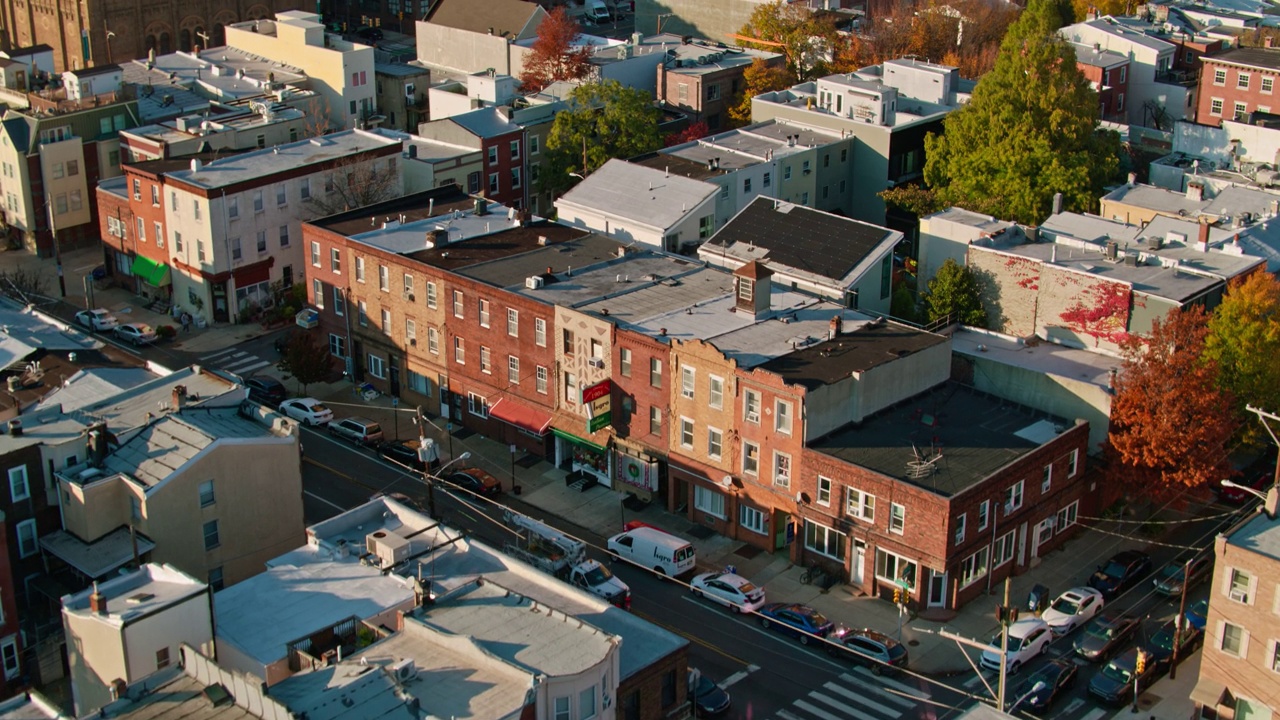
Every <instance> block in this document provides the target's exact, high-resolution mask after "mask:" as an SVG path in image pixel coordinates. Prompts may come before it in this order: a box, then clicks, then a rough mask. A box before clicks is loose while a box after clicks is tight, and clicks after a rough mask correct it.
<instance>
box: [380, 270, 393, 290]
mask: <svg viewBox="0 0 1280 720" xmlns="http://www.w3.org/2000/svg"><path fill="white" fill-rule="evenodd" d="M378 289H379V290H381V291H382V292H391V271H390V270H388V269H387V266H386V265H379V266H378Z"/></svg>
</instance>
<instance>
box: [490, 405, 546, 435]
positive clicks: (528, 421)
mask: <svg viewBox="0 0 1280 720" xmlns="http://www.w3.org/2000/svg"><path fill="white" fill-rule="evenodd" d="M489 417H492V418H497V419H499V420H501V421H502V422H504V423H507V424H509V425H515V426H516V427H518V428H520V429H522V430H528V431H529V432H531V433H534V434H536V435H546V434H547V428H549V427H551V413H549V412H547V411H545V410H539V409H537V408H532V407H529V406H528V405H525V404H524V403H520V402H516V401H515V400H512V399H511V398H502V399H501V400H499V401H498V402H496V403H494V404H493V407H491V408H489Z"/></svg>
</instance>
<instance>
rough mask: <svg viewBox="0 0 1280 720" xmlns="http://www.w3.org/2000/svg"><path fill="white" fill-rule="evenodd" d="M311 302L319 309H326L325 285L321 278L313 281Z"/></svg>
mask: <svg viewBox="0 0 1280 720" xmlns="http://www.w3.org/2000/svg"><path fill="white" fill-rule="evenodd" d="M311 302H312V304H314V305H315V306H316V307H317V308H319V309H321V310H323V309H324V283H323V282H321V281H320V278H316V279H314V280H312V281H311Z"/></svg>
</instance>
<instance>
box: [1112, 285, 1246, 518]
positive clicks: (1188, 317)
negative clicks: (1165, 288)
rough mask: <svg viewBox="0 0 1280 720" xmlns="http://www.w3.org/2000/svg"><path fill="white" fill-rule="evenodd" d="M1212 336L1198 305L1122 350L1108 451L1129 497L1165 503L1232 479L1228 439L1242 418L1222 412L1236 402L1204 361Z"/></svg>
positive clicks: (1159, 323) (1213, 368)
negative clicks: (1209, 339)
mask: <svg viewBox="0 0 1280 720" xmlns="http://www.w3.org/2000/svg"><path fill="white" fill-rule="evenodd" d="M1208 334H1209V326H1208V322H1207V318H1206V316H1205V312H1204V308H1202V307H1200V306H1198V305H1197V306H1192V307H1190V308H1188V309H1186V310H1182V311H1179V310H1176V309H1175V310H1173V311H1171V312H1170V313H1169V315H1168V316H1167V317H1165V319H1164V320H1163V321H1161V320H1157V321H1155V322H1153V323H1152V325H1151V333H1150V335H1148V336H1146V337H1141V336H1134V337H1130V338H1129V339H1127V340H1126V341H1125V342H1124V344H1123V345H1122V352H1123V355H1124V364H1123V367H1122V370H1121V373H1120V376H1119V378H1118V379H1117V380H1116V395H1115V399H1114V400H1112V402H1111V430H1110V432H1109V433H1108V435H1107V440H1106V442H1105V443H1104V445H1103V449H1104V452H1105V453H1106V455H1107V457H1108V459H1109V460H1110V469H1109V473H1110V474H1111V476H1112V478H1113V479H1114V480H1116V481H1118V482H1120V483H1123V485H1124V486H1125V487H1127V488H1128V489H1129V491H1130V494H1131V495H1134V496H1140V497H1146V498H1149V499H1152V500H1156V501H1161V500H1166V499H1169V498H1172V497H1175V496H1177V495H1179V494H1181V493H1182V492H1183V491H1185V490H1187V489H1193V488H1201V487H1205V486H1207V485H1208V484H1209V483H1215V482H1218V481H1219V480H1221V479H1222V478H1225V477H1230V475H1231V464H1230V462H1229V461H1228V452H1227V450H1228V448H1227V441H1228V440H1229V439H1230V438H1231V435H1232V433H1233V432H1235V429H1236V426H1237V425H1238V420H1237V419H1236V417H1235V416H1233V415H1231V414H1229V413H1224V412H1222V408H1224V407H1230V406H1232V405H1233V404H1234V403H1235V398H1234V397H1232V396H1231V394H1230V393H1229V392H1224V391H1222V390H1219V389H1218V385H1217V374H1218V368H1217V364H1216V363H1215V362H1213V361H1212V360H1208V359H1205V358H1203V357H1202V353H1203V351H1204V347H1205V338H1206V337H1207V336H1208Z"/></svg>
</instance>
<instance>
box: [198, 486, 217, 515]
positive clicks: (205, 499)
mask: <svg viewBox="0 0 1280 720" xmlns="http://www.w3.org/2000/svg"><path fill="white" fill-rule="evenodd" d="M199 487H200V507H202V508H205V507H209V506H210V505H213V504H214V503H216V502H217V496H216V495H215V494H214V491H213V481H212V480H205V481H204V482H202V483H200V486H199Z"/></svg>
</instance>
